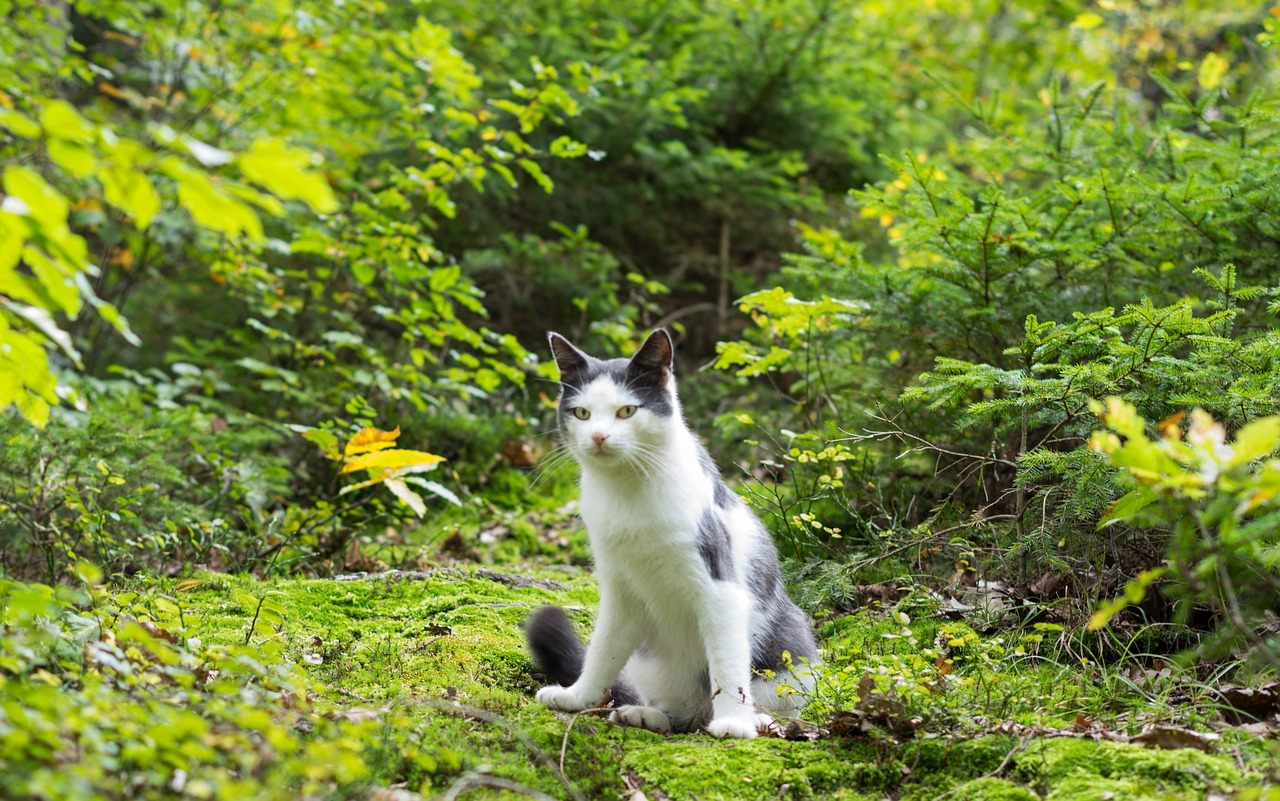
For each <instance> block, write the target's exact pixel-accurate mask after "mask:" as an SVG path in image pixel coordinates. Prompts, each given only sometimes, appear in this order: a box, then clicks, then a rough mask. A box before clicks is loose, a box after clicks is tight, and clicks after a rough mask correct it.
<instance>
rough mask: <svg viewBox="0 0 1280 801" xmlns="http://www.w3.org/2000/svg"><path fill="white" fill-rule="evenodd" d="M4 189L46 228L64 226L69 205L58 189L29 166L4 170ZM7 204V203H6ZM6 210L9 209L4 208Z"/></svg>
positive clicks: (26, 212)
mask: <svg viewBox="0 0 1280 801" xmlns="http://www.w3.org/2000/svg"><path fill="white" fill-rule="evenodd" d="M4 191H5V192H6V193H8V194H10V195H12V196H13V197H15V198H17V199H18V200H20V201H22V205H23V206H24V207H25V214H26V215H27V216H29V217H31V218H33V219H35V220H36V221H37V222H39V223H40V224H41V226H43V227H44V228H46V229H58V228H65V227H66V224H67V212H68V211H70V209H71V206H70V204H68V203H67V200H66V198H64V197H63V196H62V194H61V193H60V192H58V190H56V189H54V188H53V187H52V186H50V185H49V184H48V183H46V182H45V180H44V179H43V178H41V177H40V174H39V173H37V172H36V171H35V170H33V169H31V168H30V167H19V166H14V167H9V168H7V169H6V170H5V171H4ZM6 205H8V204H6ZM6 210H9V209H7V208H6Z"/></svg>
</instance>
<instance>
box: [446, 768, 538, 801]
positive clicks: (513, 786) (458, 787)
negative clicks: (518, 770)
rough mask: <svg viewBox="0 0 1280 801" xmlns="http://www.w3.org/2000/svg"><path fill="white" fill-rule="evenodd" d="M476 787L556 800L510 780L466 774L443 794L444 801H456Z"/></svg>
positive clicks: (479, 774) (480, 774) (483, 774)
mask: <svg viewBox="0 0 1280 801" xmlns="http://www.w3.org/2000/svg"><path fill="white" fill-rule="evenodd" d="M477 787H495V788H497V789H499V790H506V791H507V792H509V793H517V794H519V795H527V796H529V797H530V798H536V799H538V801H556V799H554V798H552V797H551V796H549V795H547V794H546V793H544V792H542V791H541V790H535V789H533V788H532V787H525V786H524V785H523V784H518V783H517V782H513V781H511V780H510V779H504V778H502V777H501V776H490V775H488V774H485V773H468V774H465V775H463V776H461V777H460V778H459V779H458V780H457V781H456V782H454V783H453V784H452V785H450V787H449V792H447V793H445V794H444V801H456V799H458V798H461V797H462V794H463V793H465V792H468V791H470V790H473V789H475V788H477Z"/></svg>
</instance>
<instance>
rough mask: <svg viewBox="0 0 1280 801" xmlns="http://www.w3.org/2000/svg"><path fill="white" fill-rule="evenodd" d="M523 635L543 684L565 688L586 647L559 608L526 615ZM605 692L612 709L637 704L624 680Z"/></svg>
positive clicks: (575, 675) (578, 672) (579, 668)
mask: <svg viewBox="0 0 1280 801" xmlns="http://www.w3.org/2000/svg"><path fill="white" fill-rule="evenodd" d="M524 636H525V639H526V640H528V642H529V653H530V655H532V656H533V665H534V668H535V669H537V671H538V672H539V673H541V674H542V675H544V676H546V677H547V681H549V682H551V683H552V684H559V685H560V686H561V687H568V686H569V685H570V684H573V683H574V682H575V681H577V680H578V677H579V676H581V675H582V663H583V661H584V660H585V659H586V658H587V646H585V645H583V644H582V641H581V640H579V639H578V635H577V634H575V633H574V631H573V624H572V623H570V622H569V616H568V615H566V614H565V613H564V610H563V609H561V608H560V607H558V606H544V607H542V608H541V609H539V610H537V611H536V612H534V613H533V614H532V615H529V619H528V620H527V621H525V624H524ZM609 690H610V694H611V696H612V698H613V703H614V705H616V706H621V705H623V704H638V703H640V694H639V693H637V692H636V691H635V689H634V688H633V687H632V686H631V685H630V684H629V683H627V680H626V679H625V678H619V679H618V680H617V681H615V682H614V683H613V686H612V687H611V688H609Z"/></svg>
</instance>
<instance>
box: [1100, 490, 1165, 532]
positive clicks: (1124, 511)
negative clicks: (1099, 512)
mask: <svg viewBox="0 0 1280 801" xmlns="http://www.w3.org/2000/svg"><path fill="white" fill-rule="evenodd" d="M1158 497H1159V496H1158V495H1156V494H1155V493H1154V492H1152V491H1151V490H1150V489H1149V488H1147V487H1139V488H1137V489H1136V490H1133V491H1132V492H1130V493H1128V494H1126V495H1124V496H1122V497H1120V498H1119V499H1117V500H1116V502H1115V503H1113V504H1111V505H1110V506H1109V507H1107V513H1106V514H1104V515H1103V516H1102V519H1101V520H1099V521H1098V525H1097V528H1098V529H1104V528H1106V527H1107V526H1110V525H1112V524H1115V523H1123V522H1125V521H1127V520H1129V519H1131V518H1132V517H1133V516H1134V515H1136V514H1137V513H1138V512H1140V511H1142V510H1143V509H1145V508H1147V507H1148V506H1150V505H1151V504H1152V503H1153V502H1154V501H1155V500H1156V499H1157V498H1158Z"/></svg>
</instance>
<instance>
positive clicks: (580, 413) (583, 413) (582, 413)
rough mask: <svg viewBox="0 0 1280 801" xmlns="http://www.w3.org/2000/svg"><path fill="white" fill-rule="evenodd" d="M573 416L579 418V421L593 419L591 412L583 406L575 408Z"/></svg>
mask: <svg viewBox="0 0 1280 801" xmlns="http://www.w3.org/2000/svg"><path fill="white" fill-rule="evenodd" d="M573 416H574V417H576V418H578V419H579V420H586V419H587V418H589V417H591V412H589V411H587V410H586V409H584V408H582V407H581V406H575V407H573Z"/></svg>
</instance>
